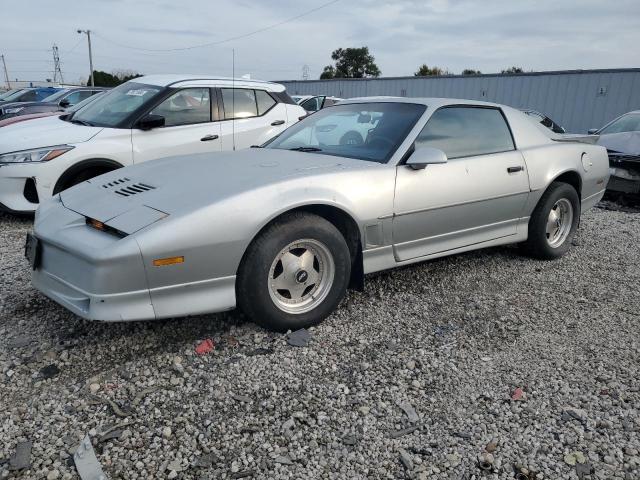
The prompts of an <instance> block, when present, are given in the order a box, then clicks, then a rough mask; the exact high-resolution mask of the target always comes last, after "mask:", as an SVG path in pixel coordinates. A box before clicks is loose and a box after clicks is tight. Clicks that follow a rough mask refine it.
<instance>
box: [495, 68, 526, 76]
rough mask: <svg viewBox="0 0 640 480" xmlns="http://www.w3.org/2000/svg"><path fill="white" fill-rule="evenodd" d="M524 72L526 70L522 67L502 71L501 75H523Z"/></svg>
mask: <svg viewBox="0 0 640 480" xmlns="http://www.w3.org/2000/svg"><path fill="white" fill-rule="evenodd" d="M522 72H524V70H522V68H520V67H509V68H507V69H506V70H502V71H501V72H500V73H506V74H510V73H522Z"/></svg>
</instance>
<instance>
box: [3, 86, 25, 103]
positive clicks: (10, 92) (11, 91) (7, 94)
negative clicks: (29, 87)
mask: <svg viewBox="0 0 640 480" xmlns="http://www.w3.org/2000/svg"><path fill="white" fill-rule="evenodd" d="M20 90H24V89H23V88H12V89H11V90H7V91H6V92H2V93H0V101H2V100H4V99H5V98H6V97H9V96H11V95H13V94H14V93H17V92H19V91H20Z"/></svg>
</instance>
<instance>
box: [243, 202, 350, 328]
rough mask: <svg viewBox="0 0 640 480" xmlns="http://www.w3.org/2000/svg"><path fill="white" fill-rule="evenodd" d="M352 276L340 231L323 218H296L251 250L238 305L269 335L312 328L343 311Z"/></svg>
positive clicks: (304, 215)
mask: <svg viewBox="0 0 640 480" xmlns="http://www.w3.org/2000/svg"><path fill="white" fill-rule="evenodd" d="M350 274H351V255H350V253H349V248H348V246H347V244H346V242H345V239H344V237H343V236H342V234H341V233H340V231H339V230H338V229H337V228H336V227H335V226H334V225H333V224H332V223H330V222H329V221H327V220H325V219H324V218H322V217H319V216H317V215H313V214H310V213H306V212H295V213H292V214H289V215H286V216H285V217H283V218H281V219H279V220H276V221H275V222H274V223H272V224H271V225H269V226H268V227H267V228H266V229H265V230H264V231H263V232H262V233H261V234H260V236H259V237H258V238H257V239H256V240H255V241H254V242H253V243H252V244H251V245H250V246H249V249H248V250H247V254H246V255H245V258H244V259H243V261H242V265H241V266H240V270H239V272H238V279H237V284H236V296H237V300H238V305H239V306H240V308H241V309H242V310H243V311H244V312H245V313H246V314H247V315H248V316H249V317H250V318H251V320H253V321H254V322H255V323H257V324H259V325H261V326H263V327H265V328H267V329H271V330H277V331H286V330H297V329H300V328H304V327H309V326H312V325H316V324H318V323H320V322H321V321H322V320H323V319H324V318H325V317H327V316H328V315H329V314H330V313H331V312H332V311H333V310H334V309H335V308H336V307H337V305H338V303H340V300H342V298H343V297H344V294H345V292H346V289H347V285H348V283H349V277H350Z"/></svg>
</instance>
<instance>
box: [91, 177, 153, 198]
mask: <svg viewBox="0 0 640 480" xmlns="http://www.w3.org/2000/svg"><path fill="white" fill-rule="evenodd" d="M129 182H131V180H130V179H128V178H127V177H124V178H119V179H118V180H114V181H112V182H109V183H105V184H104V185H102V188H106V189H114V190H113V193H115V194H117V195H120V196H122V197H130V196H131V195H136V194H138V193H144V192H148V191H149V190H155V188H156V187H153V186H151V185H147V184H146V183H140V182H138V183H129ZM116 188H117V190H115V189H116Z"/></svg>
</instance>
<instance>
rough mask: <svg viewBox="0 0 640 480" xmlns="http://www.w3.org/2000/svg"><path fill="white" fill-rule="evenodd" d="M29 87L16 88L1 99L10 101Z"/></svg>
mask: <svg viewBox="0 0 640 480" xmlns="http://www.w3.org/2000/svg"><path fill="white" fill-rule="evenodd" d="M28 91H29V89H28V88H22V89H20V90H16V91H15V92H13V93H12V94H10V95H7V96H6V97H4V98H3V99H2V101H5V102H6V101H11V100H15V99H16V98H19V97H20V96H21V95H22V94H23V93H24V92H28Z"/></svg>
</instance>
